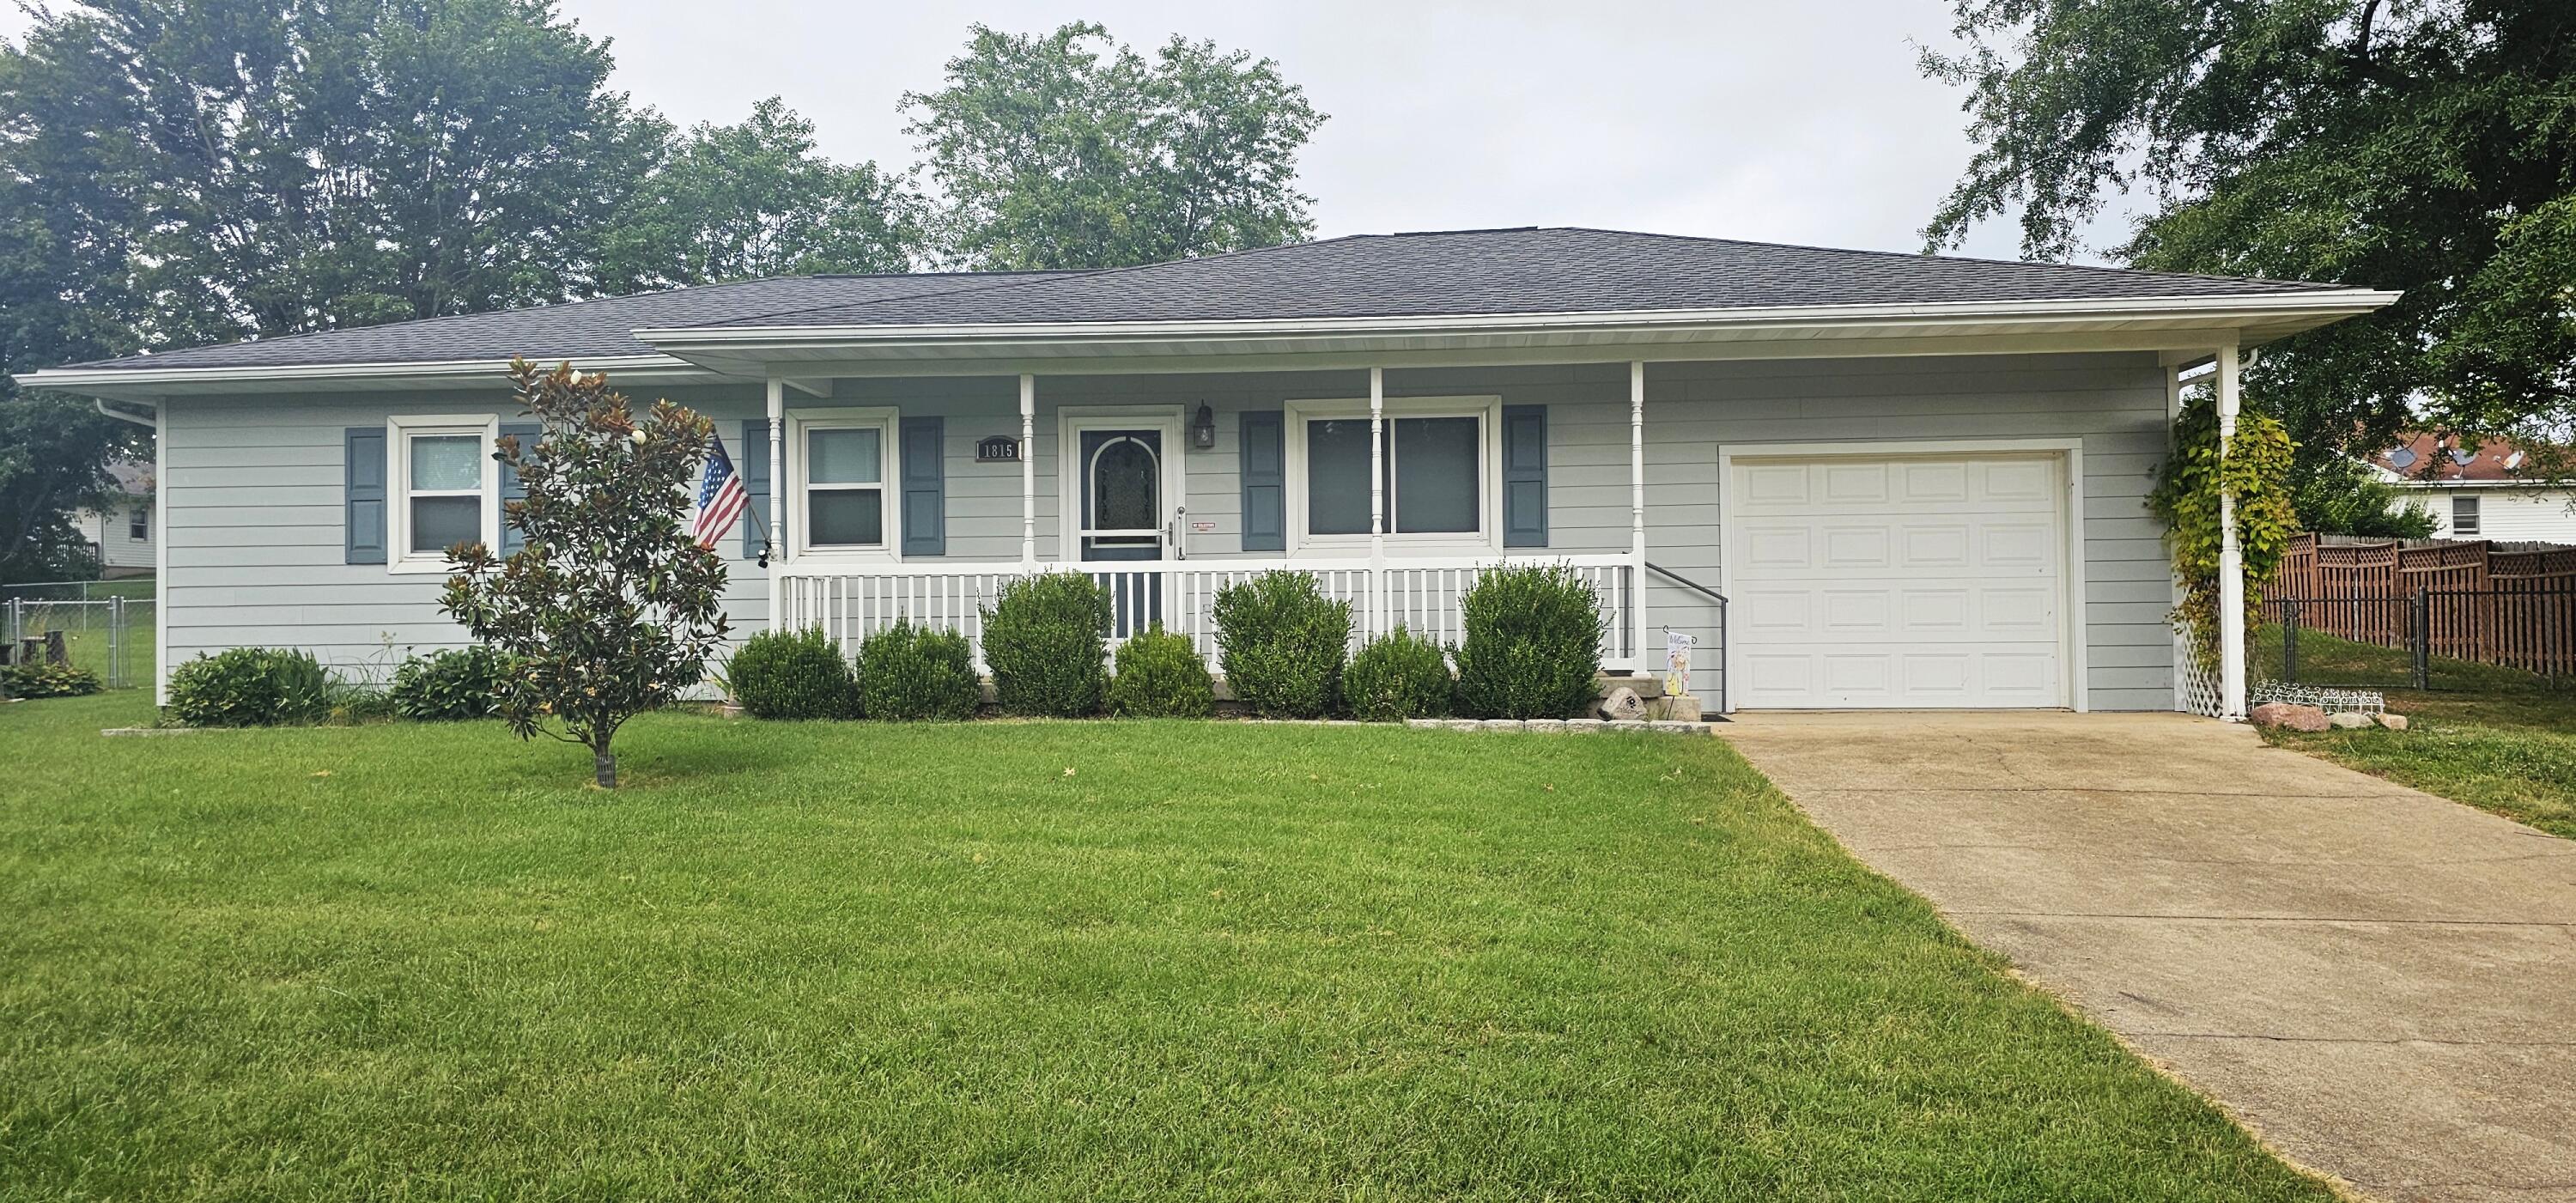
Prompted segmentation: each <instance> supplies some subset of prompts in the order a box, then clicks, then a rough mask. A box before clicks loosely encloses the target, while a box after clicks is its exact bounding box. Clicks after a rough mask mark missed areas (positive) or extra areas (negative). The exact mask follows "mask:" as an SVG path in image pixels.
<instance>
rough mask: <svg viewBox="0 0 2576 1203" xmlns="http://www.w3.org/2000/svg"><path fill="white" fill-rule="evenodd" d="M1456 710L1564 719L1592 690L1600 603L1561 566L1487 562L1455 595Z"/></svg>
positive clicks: (1597, 665) (1598, 658)
mask: <svg viewBox="0 0 2576 1203" xmlns="http://www.w3.org/2000/svg"><path fill="white" fill-rule="evenodd" d="M1459 605H1460V608H1461V609H1462V610H1464V611H1465V615H1464V626H1465V631H1466V639H1465V640H1464V641H1462V642H1461V643H1459V645H1458V708H1459V710H1460V711H1461V712H1463V713H1465V714H1466V715H1467V716H1469V717H1471V718H1567V717H1570V716H1572V715H1576V714H1580V713H1582V711H1583V708H1584V707H1586V706H1588V705H1590V704H1591V703H1592V699H1593V698H1594V697H1595V696H1596V692H1595V691H1596V690H1597V689H1598V688H1599V686H1598V678H1599V676H1600V674H1601V613H1600V608H1599V605H1598V604H1597V603H1596V602H1595V600H1594V599H1593V596H1592V590H1591V589H1590V588H1588V587H1586V586H1585V585H1584V583H1583V581H1582V579H1581V578H1579V577H1577V576H1575V575H1574V570H1573V569H1570V568H1567V567H1565V566H1564V565H1562V564H1530V565H1510V566H1505V565H1497V566H1495V567H1492V568H1488V569H1486V570H1485V571H1484V573H1483V574H1482V575H1481V576H1479V577H1478V578H1477V579H1476V583H1475V585H1474V586H1473V587H1472V588H1470V589H1468V590H1467V596H1466V597H1465V598H1463V599H1461V601H1460V603H1459Z"/></svg>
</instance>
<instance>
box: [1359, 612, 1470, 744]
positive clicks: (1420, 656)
mask: <svg viewBox="0 0 2576 1203" xmlns="http://www.w3.org/2000/svg"><path fill="white" fill-rule="evenodd" d="M1455 689H1456V682H1454V681H1452V680H1450V679H1449V655H1448V652H1447V651H1446V650H1445V649H1443V648H1442V647H1441V646H1440V645H1439V644H1437V643H1433V642H1432V641H1430V640H1428V639H1425V638H1422V637H1421V636H1419V635H1416V634H1414V633H1413V632H1411V631H1408V630H1405V629H1404V628H1403V627H1397V628H1396V629H1394V630H1392V631H1389V632H1387V633H1386V634H1383V635H1380V636H1378V637H1377V638H1375V639H1372V640H1369V641H1368V642H1367V643H1366V644H1363V645H1361V647H1360V652H1359V654H1358V655H1356V656H1353V657H1351V666H1350V667H1349V668H1347V669H1344V670H1343V671H1342V701H1343V704H1344V705H1346V706H1348V707H1349V708H1350V712H1351V717H1352V718H1356V719H1365V720H1367V721H1369V722H1372V723H1398V722H1402V721H1404V720H1406V719H1409V718H1439V717H1441V716H1443V715H1446V714H1448V713H1449V696H1450V694H1451V692H1452V691H1453V690H1455Z"/></svg>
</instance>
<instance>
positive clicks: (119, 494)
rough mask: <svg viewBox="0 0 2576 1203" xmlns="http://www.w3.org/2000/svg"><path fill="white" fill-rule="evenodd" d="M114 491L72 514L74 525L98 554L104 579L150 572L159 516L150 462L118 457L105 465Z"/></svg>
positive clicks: (145, 574) (100, 571)
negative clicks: (99, 504)
mask: <svg viewBox="0 0 2576 1203" xmlns="http://www.w3.org/2000/svg"><path fill="white" fill-rule="evenodd" d="M107 472H108V475H109V476H111V477H113V478H114V479H115V481H116V495H115V497H114V499H113V500H111V501H110V502H109V503H108V504H107V505H106V506H104V507H103V508H100V509H94V510H81V511H79V512H78V513H75V514H73V515H72V523H73V525H75V526H77V527H79V528H80V532H81V536H82V537H83V538H85V539H87V540H89V547H90V551H91V552H93V553H95V554H96V555H97V556H98V564H99V576H100V577H101V578H103V579H106V580H116V579H119V578H121V577H132V576H150V575H152V568H153V558H152V538H153V534H154V532H155V531H157V530H159V529H160V525H161V523H160V518H159V516H158V515H157V514H155V513H154V506H153V504H152V465H150V464H147V463H141V462H138V461H134V460H121V461H118V462H117V463H113V464H110V465H108V468H107Z"/></svg>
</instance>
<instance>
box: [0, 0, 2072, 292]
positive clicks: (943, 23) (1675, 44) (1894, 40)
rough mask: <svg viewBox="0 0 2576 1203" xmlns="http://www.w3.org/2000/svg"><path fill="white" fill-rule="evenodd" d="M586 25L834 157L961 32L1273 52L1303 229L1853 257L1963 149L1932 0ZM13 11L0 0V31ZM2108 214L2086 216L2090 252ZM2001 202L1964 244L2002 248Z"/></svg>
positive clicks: (1912, 208)
mask: <svg viewBox="0 0 2576 1203" xmlns="http://www.w3.org/2000/svg"><path fill="white" fill-rule="evenodd" d="M562 8H563V11H564V12H565V13H566V14H567V15H569V16H571V17H573V18H574V19H576V20H578V21H579V22H580V24H581V26H582V27H583V28H584V29H585V30H586V31H588V32H589V33H590V34H592V35H593V36H599V37H607V38H611V39H613V40H614V46H613V52H614V54H615V55H616V58H617V63H618V70H617V79H616V82H617V84H618V85H619V86H620V87H623V88H625V89H626V90H627V91H629V92H631V93H632V94H633V95H634V96H635V98H636V99H637V100H638V101H639V102H641V103H644V104H649V105H652V106H654V107H655V108H658V109H660V110H661V111H662V112H663V113H664V114H665V115H667V116H669V117H671V118H673V119H674V120H677V121H679V122H681V123H682V124H689V123H694V122H698V121H721V122H732V121H738V120H740V119H741V118H742V117H743V116H744V115H745V114H746V113H748V112H749V111H750V109H751V106H752V104H753V102H755V101H757V100H759V99H761V98H762V97H765V96H770V95H778V96H783V97H785V98H786V101H787V103H788V104H789V105H790V106H791V107H793V108H795V109H797V110H798V111H800V112H802V113H804V114H805V115H806V116H808V117H810V118H812V119H813V120H814V122H815V124H816V125H817V126H818V127H819V134H820V137H821V140H822V144H823V148H824V149H825V150H826V151H827V152H828V153H830V154H831V155H832V156H833V157H835V158H840V159H873V160H875V161H877V162H878V163H880V164H883V165H885V166H887V167H890V168H895V169H898V170H900V169H902V168H905V167H908V166H910V165H911V164H912V162H913V147H912V142H911V139H910V138H908V137H907V136H906V135H905V134H904V132H903V124H904V122H903V118H902V116H901V114H900V113H899V112H898V111H897V108H896V104H897V101H898V99H899V98H900V97H901V96H902V94H903V93H904V92H905V91H907V90H913V91H927V90H930V89H933V88H936V87H937V86H938V85H939V81H940V72H941V68H942V65H943V64H944V63H946V61H947V60H948V59H949V58H950V57H952V56H953V55H955V54H957V53H958V52H959V50H960V49H961V48H962V47H963V46H964V44H965V39H966V27H967V25H968V24H969V23H971V22H974V21H982V22H984V23H986V24H988V25H992V26H994V27H995V28H998V29H1004V30H1010V31H1015V32H1035V31H1039V30H1046V29H1052V28H1054V27H1056V26H1057V25H1060V24H1063V23H1064V22H1067V21H1072V20H1079V19H1090V20H1096V21H1099V22H1101V23H1103V24H1105V25H1107V26H1108V27H1109V31H1110V33H1111V34H1112V35H1114V36H1116V37H1117V38H1119V39H1120V40H1122V41H1125V42H1128V43H1130V44H1132V45H1136V46H1139V47H1146V48H1150V47H1151V46H1153V45H1155V44H1157V43H1160V42H1161V41H1163V40H1164V39H1165V38H1167V37H1169V36H1170V35H1172V34H1175V33H1179V34H1183V35H1186V36H1188V37H1191V38H1194V39H1196V38H1209V39H1214V40H1215V41H1216V42H1217V44H1218V45H1220V46H1223V47H1226V48H1229V49H1235V48H1239V49H1245V50H1250V51H1252V52H1253V53H1254V54H1256V55H1265V56H1268V57H1270V58H1273V59H1276V60H1278V61H1279V63H1280V66H1281V68H1282V69H1283V71H1284V72H1285V73H1286V75H1287V77H1288V78H1289V79H1290V80H1292V81H1294V82H1296V83H1299V84H1301V85H1303V86H1304V87H1305V89H1306V91H1307V94H1308V96H1309V97H1310V98H1311V99H1312V101H1313V103H1314V104H1315V106H1316V107H1317V108H1318V109H1320V110H1322V111H1323V112H1325V113H1328V114H1330V115H1331V120H1329V121H1327V122H1325V123H1324V125H1323V127H1322V128H1321V129H1320V130H1318V131H1317V133H1316V135H1315V138H1314V140H1313V141H1312V142H1311V143H1310V144H1309V145H1308V146H1307V149H1306V153H1305V155H1304V157H1303V160H1302V163H1303V172H1302V177H1303V185H1304V188H1305V191H1306V192H1308V193H1309V194H1311V195H1312V196H1314V197H1315V217H1316V222H1317V225H1318V227H1319V230H1320V232H1321V233H1322V234H1324V235H1326V236H1331V235H1337V234H1354V233H1384V232H1391V231H1398V230H1430V229H1463V228H1475V227H1484V226H1518V225H1587V226H1602V227H1608V228H1614V229H1632V230H1650V231H1655V232H1659V233H1668V234H1701V235H1715V236H1723V237H1732V238H1750V239H1763V240H1770V241H1780V242H1800V243H1812V244H1820V245H1827V246H1848V247H1865V248H1871V249H1879V250H1904V251H1911V250H1917V249H1920V245H1921V239H1920V237H1919V236H1918V234H1917V233H1916V231H1918V230H1920V229H1921V228H1922V226H1923V223H1924V221H1925V219H1926V218H1927V217H1929V216H1930V214H1931V212H1932V208H1933V206H1934V205H1935V204H1936V203H1938V201H1939V200H1940V198H1941V196H1942V194H1943V193H1944V192H1945V191H1946V190H1947V189H1948V187H1949V185H1950V183H1951V181H1952V180H1953V179H1955V178H1956V176H1957V174H1958V171H1959V168H1960V167H1961V165H1962V164H1964V163H1965V162H1966V160H1967V156H1968V153H1969V148H1968V144H1967V142H1966V140H1965V139H1964V137H1963V136H1962V134H1961V132H1960V131H1961V128H1962V127H1963V125H1964V124H1965V117H1964V115H1963V114H1962V113H1961V112H1960V111H1959V99H1960V97H1959V95H1958V94H1957V93H1956V92H1955V91H1953V90H1952V89H1950V88H1947V87H1945V86H1943V85H1941V84H1938V83H1935V82H1932V81H1929V80H1926V79H1924V78H1922V77H1921V75H1920V74H1919V73H1918V72H1917V71H1916V69H1915V65H1914V59H1915V54H1916V44H1918V43H1919V44H1925V45H1933V46H1941V47H1946V46H1948V45H1950V35H1949V30H1950V24H1951V18H1950V12H1949V6H1948V4H1947V3H1946V0H1828V2H1826V3H1803V4H1801V3H1788V4H1782V3H1740V2H1739V3H1633V4H1630V3H1617V2H1613V0H1594V2H1591V3H1576V4H1567V3H1563V2H1562V0H1550V2H1547V3H1534V2H1529V0H1486V2H1483V3H1473V4H1467V3H1457V4H1435V3H1413V2H1411V0H1268V2H1252V0H1237V2H1234V3H1208V2H1205V0H1201V2H1198V3H1160V2H1155V0H1079V2H1071V0H1067V2H1054V0H989V2H986V3H980V4H974V5H951V4H942V3H931V2H922V3H908V4H883V3H875V4H868V3H859V4H848V3H817V2H816V0H563V3H562ZM23 25H24V19H23V18H22V17H20V16H18V14H17V13H16V12H15V11H8V12H7V13H6V15H5V16H0V29H5V30H6V31H7V32H9V33H11V34H15V33H16V32H18V31H19V29H21V28H22V27H23ZM2121 228H2122V222H2121V221H2120V220H2119V218H2117V217H2116V216H2114V217H2108V218H2105V219H2104V220H2103V221H2100V222H2097V223H2096V225H2095V227H2094V236H2093V238H2092V239H2091V241H2092V242H2094V243H2096V244H2100V243H2107V242H2110V241H2113V240H2115V239H2116V237H2117V235H2118V233H2119V231H2120V230H2121ZM2015 245H2016V244H2015V234H2014V230H2013V228H2012V227H2011V225H2010V223H2008V222H1990V223H1988V224H1987V225H1986V226H1984V227H1982V228H1980V229H1978V230H1977V231H1976V232H1975V234H1974V235H1973V237H1972V238H1971V239H1970V241H1969V242H1968V244H1967V246H1966V247H1965V248H1964V253H1968V254H1977V255H1988V256H1996V257H2005V258H2009V257H2013V256H2014V254H2015Z"/></svg>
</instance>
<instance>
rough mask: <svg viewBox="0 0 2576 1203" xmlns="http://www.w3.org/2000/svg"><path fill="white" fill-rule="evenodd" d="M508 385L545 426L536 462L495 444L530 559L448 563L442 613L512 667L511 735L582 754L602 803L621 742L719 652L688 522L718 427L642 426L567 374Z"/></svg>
mask: <svg viewBox="0 0 2576 1203" xmlns="http://www.w3.org/2000/svg"><path fill="white" fill-rule="evenodd" d="M510 379H511V383H512V385H513V387H514V390H515V392H516V395H517V398H518V401H519V404H520V405H521V406H523V407H525V408H526V409H527V411H528V412H529V413H531V414H534V415H535V416H536V418H537V420H538V421H539V422H540V423H542V424H543V425H544V427H545V437H544V439H543V440H541V441H540V442H539V443H538V444H537V445H536V446H535V447H533V448H529V447H522V446H520V445H519V441H518V440H517V439H516V438H510V437H505V438H503V439H501V440H500V450H499V451H498V452H496V453H495V454H494V455H493V457H492V458H493V459H494V460H497V461H499V462H500V464H501V465H502V466H503V467H504V468H506V469H508V470H509V471H511V472H514V473H516V474H517V475H518V479H519V483H520V484H521V485H522V486H523V487H524V488H525V490H526V494H527V495H526V498H525V499H524V500H516V501H511V502H509V503H508V504H507V505H505V506H504V507H503V521H505V522H507V523H508V524H509V525H510V526H511V527H512V528H513V529H516V530H518V531H519V532H520V533H522V534H524V535H525V536H527V546H526V548H525V549H524V550H522V551H519V552H517V553H515V554H512V555H510V556H508V557H507V558H503V557H499V556H496V555H494V554H493V551H492V549H491V548H488V547H485V546H483V545H482V544H480V543H466V544H459V545H457V546H456V547H453V548H450V549H449V550H448V553H447V554H448V556H449V558H450V559H451V560H452V561H454V563H455V565H456V570H457V571H456V575H455V576H453V577H450V578H448V581H447V591H446V593H445V594H444V595H443V596H442V597H441V598H440V601H439V606H440V608H441V609H442V610H444V611H446V612H447V613H448V614H451V615H454V616H455V618H456V619H457V621H459V622H462V623H464V624H465V625H466V627H467V628H468V629H470V630H472V631H473V632H474V637H475V638H477V639H480V640H482V641H483V642H485V643H487V644H490V645H491V646H492V647H494V648H495V649H497V650H499V651H500V652H501V653H502V654H503V655H506V656H508V657H509V658H510V661H511V671H510V672H509V673H508V674H507V675H506V676H505V678H504V680H503V682H502V684H501V688H500V690H499V697H498V699H497V701H498V703H499V713H500V715H501V717H503V718H504V719H507V720H508V721H509V724H510V729H511V730H512V731H515V732H517V733H518V735H519V737H520V738H522V739H528V738H533V737H534V736H536V735H539V734H544V735H548V736H552V737H553V738H556V739H560V740H563V741H565V742H567V743H577V744H581V745H583V746H585V747H588V748H589V749H590V752H591V757H592V760H593V763H594V764H595V765H596V767H597V770H598V779H599V784H600V787H601V788H603V789H614V788H616V787H617V757H616V755H615V754H614V753H612V752H611V751H610V750H609V742H610V741H611V740H613V739H615V738H616V736H617V729H618V727H619V726H621V725H623V724H624V723H625V722H626V720H627V719H629V718H632V717H634V716H635V715H637V714H640V713H643V712H644V711H647V710H651V709H654V708H655V707H658V706H661V705H662V704H664V703H666V702H668V701H670V700H671V699H672V698H673V697H676V696H678V694H679V693H680V691H682V690H685V689H688V688H690V687H691V686H694V685H696V684H697V683H698V682H700V681H702V680H704V679H705V677H706V665H707V661H708V659H709V658H710V657H712V656H713V655H714V654H715V653H716V651H717V650H718V649H719V648H720V647H721V646H722V645H723V642H724V634H725V620H724V615H723V613H722V612H721V611H720V609H719V605H720V602H721V600H722V596H723V593H724V583H725V570H724V562H723V561H722V560H720V559H718V558H717V556H716V554H715V553H714V552H713V551H710V550H708V549H706V548H703V547H700V546H698V544H697V541H696V540H695V539H694V538H692V537H691V536H690V534H689V531H688V527H687V521H686V518H687V515H688V512H689V507H690V505H691V503H692V498H691V496H690V493H689V488H688V487H689V485H690V484H691V483H693V482H694V481H695V480H696V479H697V474H698V469H699V467H700V465H701V463H702V462H703V461H704V459H705V456H706V451H707V444H708V441H709V439H710V438H711V437H712V435H713V434H714V430H715V427H714V424H713V423H712V422H710V421H709V420H708V419H706V418H705V417H703V416H701V415H699V414H697V413H695V412H692V411H690V410H687V409H684V408H681V407H680V406H677V405H673V404H672V403H670V402H669V401H657V402H655V403H654V404H653V409H652V411H651V412H650V413H647V414H645V415H644V416H643V417H642V418H640V419H639V418H637V417H636V415H635V413H634V411H633V409H632V408H631V407H630V406H629V405H628V404H627V401H626V396H625V394H623V393H619V392H616V391H614V390H612V389H610V388H609V387H608V380H607V378H606V377H604V376H602V375H600V374H599V373H597V372H587V373H585V372H576V371H574V370H573V369H572V365H570V364H565V365H562V366H559V367H557V368H555V369H554V370H552V371H544V370H541V369H539V368H538V367H536V366H535V365H534V364H531V363H529V362H528V361H526V360H524V359H520V360H513V361H511V364H510Z"/></svg>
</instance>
